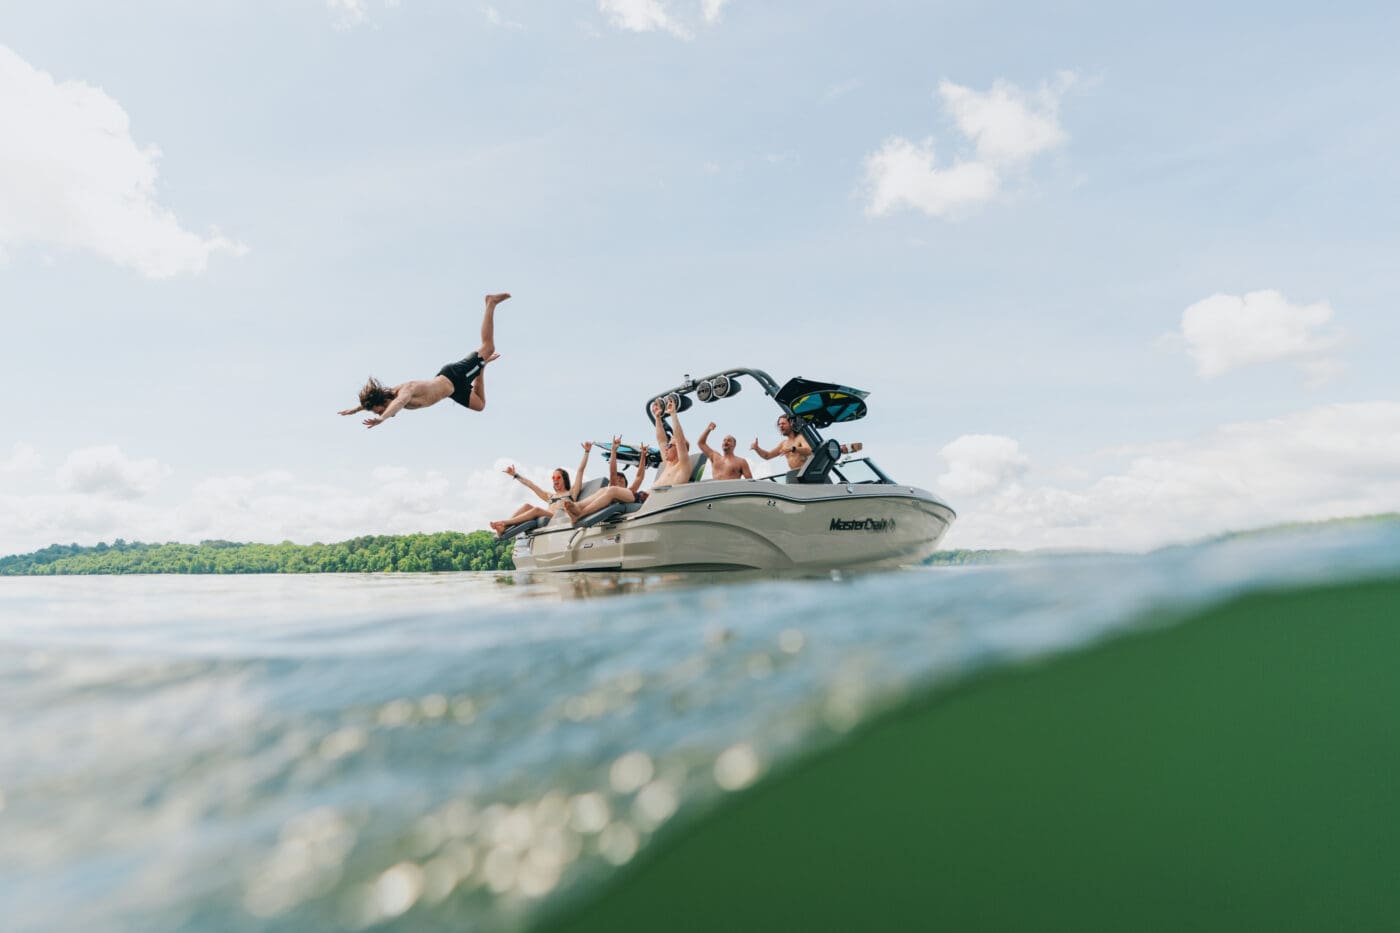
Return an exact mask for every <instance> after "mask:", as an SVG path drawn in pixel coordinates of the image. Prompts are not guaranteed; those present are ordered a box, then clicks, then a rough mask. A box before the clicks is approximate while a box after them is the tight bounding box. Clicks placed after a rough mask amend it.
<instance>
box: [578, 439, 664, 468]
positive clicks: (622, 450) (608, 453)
mask: <svg viewBox="0 0 1400 933" xmlns="http://www.w3.org/2000/svg"><path fill="white" fill-rule="evenodd" d="M593 446H594V447H597V448H600V449H601V450H602V451H603V459H604V460H611V459H612V458H613V457H614V456H616V457H617V462H618V463H622V464H631V463H637V462H638V461H640V460H641V459H642V452H641V451H640V450H638V449H637V448H636V447H633V446H632V445H631V444H618V445H617V452H616V454H614V453H613V449H612V442H611V441H594V442H593ZM660 465H661V452H660V451H659V450H657V449H656V448H655V447H650V446H649V447H647V466H649V467H658V466H660Z"/></svg>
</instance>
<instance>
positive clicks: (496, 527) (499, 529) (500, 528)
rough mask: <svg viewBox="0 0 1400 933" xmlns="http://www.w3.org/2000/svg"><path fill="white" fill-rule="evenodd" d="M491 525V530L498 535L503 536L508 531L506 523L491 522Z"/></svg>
mask: <svg viewBox="0 0 1400 933" xmlns="http://www.w3.org/2000/svg"><path fill="white" fill-rule="evenodd" d="M489 524H490V525H491V530H492V531H494V532H495V533H496V534H498V535H499V534H503V533H504V532H505V530H506V523H505V522H489Z"/></svg>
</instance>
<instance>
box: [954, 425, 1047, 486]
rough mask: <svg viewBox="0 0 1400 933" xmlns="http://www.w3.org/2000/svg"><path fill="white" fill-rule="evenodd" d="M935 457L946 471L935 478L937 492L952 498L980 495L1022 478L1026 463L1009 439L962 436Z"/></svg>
mask: <svg viewBox="0 0 1400 933" xmlns="http://www.w3.org/2000/svg"><path fill="white" fill-rule="evenodd" d="M939 454H940V455H941V456H942V457H943V460H944V461H945V462H946V463H947V464H948V472H947V473H944V474H943V475H942V476H940V477H938V485H939V488H941V489H946V490H947V491H948V492H950V493H953V494H955V495H968V496H975V495H982V494H983V493H987V492H991V491H992V490H994V489H998V488H1001V487H1003V486H1006V485H1009V484H1010V483H1013V482H1015V481H1016V480H1018V479H1020V478H1021V477H1022V476H1023V475H1025V472H1026V470H1027V469H1028V468H1029V467H1030V460H1029V459H1028V458H1027V457H1026V455H1025V454H1023V453H1021V447H1020V445H1019V444H1017V443H1016V442H1015V441H1014V440H1012V439H1011V438H1009V437H999V436H997V435H995V434H965V435H963V436H962V437H960V438H958V439H957V440H955V441H953V442H952V443H950V444H948V445H946V446H945V447H944V448H943V449H942V450H941V451H939Z"/></svg>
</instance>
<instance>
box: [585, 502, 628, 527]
mask: <svg viewBox="0 0 1400 933" xmlns="http://www.w3.org/2000/svg"><path fill="white" fill-rule="evenodd" d="M641 507H642V504H641V503H640V502H614V503H613V504H612V505H610V506H608V507H607V508H605V509H599V510H598V511H596V512H594V513H593V514H592V515H585V516H584V517H583V518H580V519H579V520H578V521H576V522H574V527H575V528H591V527H592V526H594V525H600V524H602V523H603V522H610V521H613V520H615V519H618V518H621V517H622V516H624V515H630V514H632V513H633V512H635V511H637V510H638V509H640V508H641Z"/></svg>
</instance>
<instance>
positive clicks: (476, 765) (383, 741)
mask: <svg viewBox="0 0 1400 933" xmlns="http://www.w3.org/2000/svg"><path fill="white" fill-rule="evenodd" d="M1396 573H1400V525H1397V523H1395V522H1378V523H1371V524H1360V525H1353V526H1346V527H1336V526H1333V527H1327V528H1324V529H1321V530H1317V529H1313V530H1302V531H1299V532H1296V533H1277V534H1272V535H1268V536H1263V537H1254V538H1244V539H1236V540H1232V541H1226V542H1221V543H1214V544H1203V545H1196V546H1191V547H1182V548H1174V549H1169V550H1164V551H1160V552H1157V553H1154V554H1149V555H1145V556H1074V557H1070V556H1060V557H1043V558H1030V559H1025V560H1018V561H1015V562H1010V563H1004V564H998V565H993V566H984V567H969V568H923V569H917V570H906V571H899V572H891V573H882V574H870V575H861V576H840V575H834V576H829V577H818V578H807V579H791V578H775V577H765V576H739V575H664V574H662V575H640V574H637V575H634V574H605V575H576V576H558V577H554V576H547V575H544V576H533V577H531V576H527V575H524V574H518V573H517V574H441V575H374V576H303V577H291V576H258V577H66V578H6V579H0V697H3V701H0V734H3V736H4V741H3V751H0V915H2V916H4V918H5V921H4V924H3V925H4V927H5V929H7V930H31V929H33V930H38V929H80V928H85V927H87V928H94V929H103V930H107V929H130V930H139V931H153V930H167V929H169V930H174V929H182V930H184V929H190V930H242V929H287V930H296V929H306V928H309V927H317V926H321V927H347V928H365V927H370V926H375V927H376V928H395V927H402V928H404V929H486V930H492V929H515V928H519V927H522V926H528V925H529V924H530V923H531V922H532V921H533V920H534V919H536V918H538V917H539V916H541V912H542V911H546V910H558V909H559V908H560V905H561V904H562V905H564V906H565V907H567V905H568V904H570V903H572V902H573V901H574V900H576V899H579V898H582V897H586V896H587V895H588V893H589V892H590V891H593V890H596V889H597V888H598V887H599V886H600V885H602V884H603V883H605V882H606V881H607V880H608V879H609V878H610V877H612V876H614V875H615V874H616V873H617V872H618V871H619V867H620V866H624V865H626V864H627V863H628V862H629V861H631V860H632V859H634V858H636V857H637V856H638V854H639V853H644V852H645V850H646V847H647V846H648V845H649V844H652V843H653V841H654V840H655V839H657V838H658V837H659V836H660V835H663V834H664V833H666V832H667V830H668V828H669V827H672V826H674V825H677V824H678V823H683V822H684V821H686V820H690V821H694V820H701V819H704V815H705V813H706V812H708V808H710V807H713V806H714V805H716V804H718V803H720V802H722V801H723V799H724V798H725V797H726V796H727V795H730V794H732V793H734V792H736V791H739V790H742V789H744V788H746V787H749V786H750V785H753V784H755V783H756V782H762V781H763V780H764V779H765V776H766V775H769V774H771V773H772V772H773V771H774V769H781V768H782V767H783V765H784V764H785V763H790V762H792V761H794V760H795V759H796V758H798V757H799V756H802V755H804V754H807V753H810V752H811V751H813V750H815V749H820V748H823V747H826V746H829V745H832V744H833V743H840V742H841V741H842V738H843V736H845V735H846V734H847V733H848V732H849V731H850V730H851V729H852V728H854V727H856V726H857V725H859V724H861V723H862V722H864V721H866V720H868V719H869V718H870V717H872V716H874V715H876V714H878V713H880V712H881V711H883V710H887V709H889V708H890V707H892V706H897V705H898V704H900V703H901V702H902V701H904V699H905V698H906V697H908V696H910V694H911V693H912V692H915V691H920V690H924V689H927V688H929V687H930V686H936V685H940V684H948V683H951V682H954V681H957V680H960V679H963V678H968V677H971V676H974V675H976V674H978V673H979V672H985V671H987V670H989V669H994V668H998V667H1003V666H1007V665H1015V664H1020V663H1024V662H1026V661H1028V660H1033V659H1038V658H1042V657H1045V656H1047V655H1052V654H1056V653H1062V652H1068V651H1072V650H1074V649H1076V648H1078V647H1081V646H1083V645H1086V644H1088V643H1092V642H1095V641H1098V640H1101V639H1103V638H1105V637H1107V636H1110V635H1112V634H1113V633H1116V632H1121V631H1125V630H1129V629H1133V628H1140V627H1142V626H1147V625H1154V626H1155V625H1165V624H1171V622H1172V620H1174V619H1178V618H1183V617H1185V616H1187V615H1189V614H1191V613H1193V612H1196V611H1198V610H1200V609H1201V608H1203V607H1206V606H1209V605H1212V604H1214V603H1217V602H1219V601H1221V600H1223V599H1225V598H1227V597H1230V596H1233V595H1236V594H1240V593H1245V592H1249V591H1252V590H1258V589H1261V588H1267V587H1274V586H1278V585H1298V584H1305V583H1317V582H1327V581H1346V580H1351V579H1360V578H1363V577H1368V576H1375V575H1385V574H1396Z"/></svg>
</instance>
